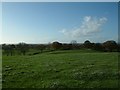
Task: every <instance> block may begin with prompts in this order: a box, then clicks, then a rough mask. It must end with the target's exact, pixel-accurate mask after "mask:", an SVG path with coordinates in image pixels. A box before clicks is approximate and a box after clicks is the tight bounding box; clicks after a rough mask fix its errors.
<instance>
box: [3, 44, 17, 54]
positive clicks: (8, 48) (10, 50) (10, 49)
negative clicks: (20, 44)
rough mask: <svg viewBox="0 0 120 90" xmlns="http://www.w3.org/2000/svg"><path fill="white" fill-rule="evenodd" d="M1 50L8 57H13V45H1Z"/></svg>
mask: <svg viewBox="0 0 120 90" xmlns="http://www.w3.org/2000/svg"><path fill="white" fill-rule="evenodd" d="M2 49H3V50H4V53H5V54H6V55H7V56H9V55H11V56H12V55H13V52H14V49H15V45H14V44H11V45H10V44H9V45H6V44H3V45H2Z"/></svg>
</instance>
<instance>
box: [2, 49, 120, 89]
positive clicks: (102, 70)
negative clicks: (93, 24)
mask: <svg viewBox="0 0 120 90" xmlns="http://www.w3.org/2000/svg"><path fill="white" fill-rule="evenodd" d="M29 53H33V51H32V52H29ZM2 66H3V67H2V70H3V73H2V74H3V76H2V77H3V88H116V87H118V74H119V72H118V53H117V52H97V51H91V50H66V51H64V50H62V51H53V52H45V53H40V54H36V55H26V56H22V55H15V56H5V55H3V63H2Z"/></svg>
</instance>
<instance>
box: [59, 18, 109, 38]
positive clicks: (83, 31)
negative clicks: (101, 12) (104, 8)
mask: <svg viewBox="0 0 120 90" xmlns="http://www.w3.org/2000/svg"><path fill="white" fill-rule="evenodd" d="M106 21H107V18H105V17H102V18H96V17H91V16H85V17H84V19H83V21H82V25H81V26H80V27H78V28H76V29H72V30H66V29H63V30H61V31H60V32H61V33H63V34H64V35H67V36H69V37H70V36H71V37H77V38H78V37H81V36H89V35H93V34H95V33H98V32H99V31H100V30H101V26H102V25H103V24H104V23H105V22H106Z"/></svg>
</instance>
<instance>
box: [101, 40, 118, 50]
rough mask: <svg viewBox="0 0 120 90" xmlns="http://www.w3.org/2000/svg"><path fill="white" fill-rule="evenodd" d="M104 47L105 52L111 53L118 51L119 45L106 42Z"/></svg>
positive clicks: (113, 42)
mask: <svg viewBox="0 0 120 90" xmlns="http://www.w3.org/2000/svg"><path fill="white" fill-rule="evenodd" d="M102 45H103V48H104V50H105V51H110V52H112V51H114V50H117V47H118V46H117V43H116V42H115V41H113V40H109V41H106V42H104V43H103V44H102Z"/></svg>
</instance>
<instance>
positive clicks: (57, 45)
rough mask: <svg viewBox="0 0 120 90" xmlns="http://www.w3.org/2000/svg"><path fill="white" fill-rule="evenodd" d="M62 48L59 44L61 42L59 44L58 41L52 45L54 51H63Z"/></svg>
mask: <svg viewBox="0 0 120 90" xmlns="http://www.w3.org/2000/svg"><path fill="white" fill-rule="evenodd" d="M61 47H62V44H61V43H59V42H57V41H55V42H53V43H52V48H53V49H54V50H58V49H61Z"/></svg>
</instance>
